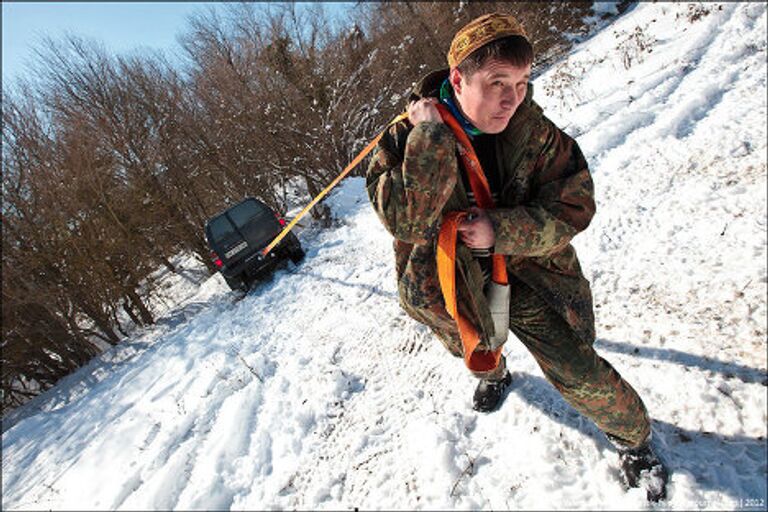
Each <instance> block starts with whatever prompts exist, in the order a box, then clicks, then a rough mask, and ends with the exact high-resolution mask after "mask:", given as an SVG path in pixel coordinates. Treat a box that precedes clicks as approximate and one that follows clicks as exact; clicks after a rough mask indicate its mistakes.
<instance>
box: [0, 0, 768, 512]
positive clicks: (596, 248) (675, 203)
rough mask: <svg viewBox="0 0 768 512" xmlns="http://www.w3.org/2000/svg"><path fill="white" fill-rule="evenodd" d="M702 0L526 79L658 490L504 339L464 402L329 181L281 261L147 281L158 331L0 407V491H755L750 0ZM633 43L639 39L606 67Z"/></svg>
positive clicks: (760, 413) (484, 503)
mask: <svg viewBox="0 0 768 512" xmlns="http://www.w3.org/2000/svg"><path fill="white" fill-rule="evenodd" d="M704 5H705V6H706V8H708V9H709V10H710V13H709V14H708V15H706V16H703V17H701V18H700V19H698V20H696V21H693V22H691V21H689V20H688V19H687V15H688V13H689V10H688V6H687V5H686V4H672V3H641V4H639V5H637V6H636V7H634V8H633V9H631V10H630V11H629V12H628V13H627V14H626V15H624V16H622V17H621V18H619V19H618V20H617V21H616V22H615V23H613V24H611V25H609V26H608V27H607V28H606V29H604V30H603V31H601V32H600V33H598V34H597V35H596V36H595V37H592V38H590V39H589V40H588V41H586V42H584V43H583V44H581V45H579V46H578V47H577V48H576V50H575V51H574V52H573V53H572V54H571V56H570V57H569V59H568V61H566V62H565V63H564V64H563V65H564V66H570V68H569V69H581V68H583V69H584V71H583V74H579V75H578V76H579V80H577V81H576V82H575V83H573V84H571V86H570V87H571V89H569V90H564V91H563V92H562V96H560V97H558V95H557V94H558V93H555V94H554V95H552V96H546V95H545V94H543V91H544V90H545V88H546V85H547V84H548V83H550V82H548V81H552V80H556V79H557V72H558V67H557V66H556V67H555V68H553V69H551V70H550V71H548V72H547V73H545V74H543V75H541V76H540V77H539V78H537V80H536V83H535V84H534V85H535V87H536V90H537V99H538V101H539V102H540V103H541V104H542V105H543V106H544V108H545V111H546V112H547V113H548V115H549V116H550V117H551V118H552V119H553V120H555V121H556V122H557V123H559V124H560V125H561V126H563V127H565V129H566V131H567V132H568V133H571V134H572V135H574V136H576V137H577V140H578V141H579V143H580V145H581V147H582V150H583V151H584V153H585V155H586V156H587V158H588V160H589V162H590V167H591V169H592V171H593V176H594V181H595V186H596V200H597V205H598V211H597V215H596V217H595V219H594V221H593V223H592V225H591V226H590V227H589V229H588V230H587V231H585V232H584V233H583V234H580V235H579V236H578V237H577V238H576V239H575V241H574V243H575V245H576V247H577V250H578V251H579V255H580V258H581V261H582V265H583V267H584V270H585V273H586V275H587V277H588V278H589V279H590V281H591V282H592V286H593V293H594V296H595V304H596V311H595V312H596V318H597V335H598V340H597V342H596V344H595V346H596V348H597V350H598V352H599V353H601V354H602V355H603V356H604V357H606V358H607V359H608V360H609V361H610V362H611V363H612V364H613V365H614V366H615V367H616V368H617V369H618V370H619V371H620V372H621V373H622V375H623V376H624V377H625V378H626V379H627V380H628V381H629V382H630V383H632V384H633V385H634V386H635V387H636V389H637V390H638V391H639V393H640V395H641V396H642V397H643V399H644V400H645V402H646V404H647V406H648V408H649V410H650V413H651V415H652V417H653V418H654V431H655V433H654V436H655V438H656V441H657V443H658V446H659V449H660V453H661V456H662V457H663V458H664V460H665V461H666V462H667V464H668V466H669V469H670V471H671V481H670V485H669V493H668V494H669V498H668V500H667V501H666V502H665V503H662V504H660V505H657V506H652V505H650V504H649V503H648V502H647V501H646V500H645V495H644V492H643V491H641V490H636V489H633V490H630V491H625V490H624V489H622V487H621V485H620V483H619V475H618V464H617V458H616V454H615V452H614V450H613V449H612V448H611V447H610V445H609V443H608V442H607V441H606V440H605V438H604V437H603V435H602V434H601V433H600V431H599V430H598V429H597V428H596V427H595V426H594V425H593V424H592V423H591V422H590V421H588V420H586V419H585V418H583V417H581V416H579V415H578V414H577V413H576V412H575V411H574V410H573V409H571V408H570V407H569V406H568V405H567V404H566V403H565V402H564V401H563V399H562V398H561V397H560V395H559V394H558V393H557V392H556V391H555V390H554V388H552V387H551V386H550V385H549V384H548V383H547V382H546V381H545V380H544V378H543V376H542V374H541V372H540V370H539V369H538V367H537V366H536V365H535V362H534V360H533V358H532V356H530V354H528V353H527V352H526V351H525V350H524V348H523V347H522V346H521V344H519V343H517V342H516V340H514V339H513V338H510V341H509V342H508V343H507V346H506V348H505V353H506V354H507V361H508V366H509V367H510V368H511V369H512V370H513V384H512V387H511V391H510V392H509V395H508V396H507V398H506V401H505V402H504V404H503V406H502V407H501V409H500V410H498V411H497V412H494V413H492V414H479V413H476V412H474V411H473V410H472V408H471V396H472V391H473V389H474V385H475V381H474V379H473V378H472V377H471V375H470V374H469V373H468V372H467V370H466V369H465V368H464V366H463V363H462V362H461V360H459V359H455V358H452V357H450V356H449V355H448V353H447V352H446V351H445V349H444V348H443V347H442V346H441V345H440V343H439V342H437V341H436V340H435V339H434V337H433V336H432V335H431V334H430V333H429V331H428V329H427V328H425V327H424V326H421V325H419V324H417V323H416V322H414V321H412V320H411V319H409V318H408V317H407V316H406V315H405V314H404V313H403V312H402V311H401V310H400V307H399V305H398V299H397V292H396V285H395V279H394V268H393V263H394V262H393V256H392V248H391V238H390V237H389V235H388V234H387V233H386V231H385V230H384V229H383V227H382V226H381V225H380V223H379V221H378V220H377V218H376V216H375V215H374V213H373V211H372V209H371V207H370V205H369V203H368V200H367V197H366V194H365V190H364V183H363V180H362V179H361V178H349V179H347V180H345V181H344V182H343V183H342V185H340V187H339V188H338V189H337V190H336V191H335V192H334V194H333V196H332V197H331V198H330V200H329V203H330V205H331V207H332V210H333V212H334V216H335V217H336V218H337V219H339V221H338V222H337V223H336V226H335V227H334V229H330V230H320V229H318V228H316V227H315V226H311V225H310V226H308V227H307V228H305V229H304V231H303V232H302V233H301V234H300V238H301V240H302V243H303V244H304V246H305V249H306V251H307V256H306V259H305V260H304V262H302V263H301V264H300V265H299V266H293V265H292V264H289V266H287V267H286V268H284V269H281V270H278V271H277V272H276V273H275V274H274V276H273V277H272V278H271V279H269V280H267V281H266V282H263V283H260V284H259V285H258V286H257V287H256V288H255V289H254V290H252V291H251V292H250V293H249V294H248V295H246V296H245V297H244V298H242V299H239V297H238V296H237V295H236V294H234V293H233V292H230V291H228V289H227V288H226V285H225V284H224V282H223V280H222V279H221V278H220V277H219V276H218V275H217V276H214V277H211V278H210V279H207V280H206V281H204V282H202V284H200V285H199V286H193V284H192V283H193V281H192V280H190V279H179V280H178V282H176V283H175V284H174V283H172V282H170V281H169V282H168V283H170V284H168V286H169V287H168V288H166V289H165V290H164V292H163V293H164V294H165V297H166V299H165V301H164V302H160V303H158V304H157V305H156V311H158V312H159V314H160V315H161V316H162V319H161V321H160V322H159V323H158V325H157V326H155V327H153V328H152V329H146V330H143V331H139V332H137V333H136V334H135V335H134V336H133V337H131V338H130V339H129V340H127V341H125V342H124V343H122V344H120V345H119V346H117V347H114V348H112V349H110V350H109V351H107V352H105V353H104V354H103V355H101V356H100V357H97V358H95V359H94V360H93V361H92V362H91V363H89V364H88V365H86V366H85V367H84V368H82V369H81V370H80V371H78V372H77V373H75V374H73V375H71V376H69V377H67V378H66V379H63V380H62V382H61V383H60V384H59V385H57V386H56V387H55V388H54V389H52V390H50V391H48V392H47V393H45V394H43V395H41V396H40V397H38V398H36V399H35V400H33V401H31V402H30V403H28V404H26V405H25V406H23V407H21V408H19V409H18V410H16V411H13V412H12V413H10V414H9V415H7V416H6V417H5V418H3V429H4V432H3V437H2V448H3V459H2V477H3V479H2V486H3V487H2V508H3V509H133V510H138V509H182V510H187V509H216V510H219V509H276V508H279V509H289V508H295V509H334V510H337V509H352V508H355V507H358V508H360V509H398V510H400V509H480V508H483V509H544V510H550V509H585V510H592V509H599V510H603V509H612V510H615V509H622V510H630V509H631V510H647V509H653V508H664V509H666V508H669V509H675V510H690V509H710V510H722V509H730V510H737V509H738V510H743V509H755V510H759V509H763V510H764V509H765V508H766V440H765V439H766V423H767V420H768V418H767V417H766V416H767V407H768V404H767V400H766V295H767V291H768V290H767V284H766V202H767V200H766V151H767V148H766V139H767V137H766V118H767V116H766V53H765V52H766V5H765V4H764V3H724V4H710V3H707V4H704ZM637 27H640V29H641V32H642V35H643V38H642V39H639V38H637V37H634V36H633V34H636V33H637V30H636V28H637ZM627 41H630V42H631V41H634V43H631V44H630V43H627ZM637 41H655V42H653V44H652V52H647V51H645V50H642V51H638V52H636V53H634V54H632V55H631V57H632V59H631V65H630V66H629V68H627V67H626V65H625V62H626V59H625V57H626V55H624V53H626V52H627V51H628V48H630V49H631V48H632V44H635V45H636V46H635V48H639V47H638V46H637ZM561 76H562V75H561ZM563 98H570V99H569V100H568V101H563ZM192 264H193V263H192V261H188V262H187V265H192ZM170 302H173V303H175V306H168V304H169V303H170ZM164 308H165V309H164Z"/></svg>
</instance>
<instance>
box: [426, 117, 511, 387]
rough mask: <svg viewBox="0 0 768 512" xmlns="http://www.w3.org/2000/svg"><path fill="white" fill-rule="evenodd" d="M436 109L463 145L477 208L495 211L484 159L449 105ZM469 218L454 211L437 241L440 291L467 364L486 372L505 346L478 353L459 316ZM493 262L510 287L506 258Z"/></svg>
mask: <svg viewBox="0 0 768 512" xmlns="http://www.w3.org/2000/svg"><path fill="white" fill-rule="evenodd" d="M436 107H437V109H438V111H439V112H440V115H441V117H442V118H443V121H444V122H445V123H446V124H447V125H448V127H449V128H451V131H452V132H453V134H454V135H455V136H456V139H457V140H458V142H459V156H460V157H461V160H462V163H463V164H464V168H465V170H466V171H467V177H468V178H469V185H470V187H471V188H472V192H473V193H474V195H475V200H476V201H477V205H478V206H479V207H480V208H483V209H491V208H493V207H494V204H493V198H492V196H491V189H490V186H489V185H488V180H487V179H486V177H485V174H484V173H483V168H482V166H481V165H480V160H478V158H477V154H476V153H475V150H474V148H473V147H472V143H471V142H470V140H469V137H467V134H466V133H465V132H464V129H463V128H462V127H461V126H460V125H459V123H458V121H456V119H455V118H454V117H453V116H452V115H451V114H450V112H449V111H448V109H447V108H446V107H445V106H443V105H439V104H438V105H436ZM466 216H467V213H466V212H461V211H457V212H450V213H448V214H447V215H445V217H444V218H443V224H442V226H440V235H439V237H438V240H437V276H438V279H439V281H440V289H441V291H442V292H443V300H444V301H445V309H446V310H447V311H448V314H449V315H451V318H453V319H454V320H456V325H457V327H458V329H459V336H460V337H461V344H462V345H463V347H464V363H465V364H466V365H467V368H469V369H470V370H472V371H475V372H484V371H490V370H493V369H494V368H496V367H497V366H498V365H499V361H500V360H501V347H499V348H498V349H496V350H493V351H487V350H477V347H478V345H479V344H480V334H479V333H478V332H477V329H476V328H475V327H474V326H473V325H472V323H471V322H470V321H469V320H467V319H466V318H464V316H463V315H462V314H461V313H459V308H458V304H457V303H456V243H457V241H458V227H459V224H460V223H461V221H462V220H463V219H464V218H465V217H466ZM491 261H492V263H493V270H492V275H491V279H493V281H494V282H496V283H499V284H507V279H508V276H507V267H506V263H505V261H504V256H503V255H501V254H493V255H492V257H491Z"/></svg>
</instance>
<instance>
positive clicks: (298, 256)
mask: <svg viewBox="0 0 768 512" xmlns="http://www.w3.org/2000/svg"><path fill="white" fill-rule="evenodd" d="M289 258H291V261H292V262H293V264H294V265H298V264H299V263H301V260H303V259H304V249H302V248H301V247H300V246H299V247H296V248H295V249H294V250H293V251H291V254H290V256H289Z"/></svg>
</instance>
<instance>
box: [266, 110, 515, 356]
mask: <svg viewBox="0 0 768 512" xmlns="http://www.w3.org/2000/svg"><path fill="white" fill-rule="evenodd" d="M435 107H436V108H437V110H438V111H439V112H440V116H441V117H442V118H443V121H444V122H445V123H446V124H447V125H448V127H449V128H450V129H451V131H452V132H453V134H454V136H455V137H456V139H457V141H458V146H459V156H460V157H461V160H462V163H463V164H464V168H465V169H466V171H467V176H468V178H469V184H470V187H471V188H472V192H473V193H474V195H475V200H476V201H477V205H478V206H479V207H480V208H483V209H492V208H493V207H494V204H493V199H492V197H491V191H490V186H489V185H488V180H487V179H486V178H485V174H484V173H483V169H482V167H481V165H480V160H478V158H477V154H476V153H475V151H474V149H473V148H472V143H471V142H470V140H469V137H467V134H466V133H465V132H464V129H463V128H462V127H461V126H460V125H459V123H458V121H456V119H455V118H454V117H453V116H452V115H451V113H450V112H449V110H448V109H447V108H446V107H445V106H443V105H441V104H437V105H435ZM407 118H408V114H407V112H404V113H402V114H400V115H399V116H397V117H395V118H394V119H393V120H392V121H391V122H390V123H389V124H388V125H387V126H388V127H389V126H392V125H393V124H395V123H397V122H399V121H402V120H403V119H407ZM385 132H386V130H384V131H382V132H381V133H380V134H379V135H378V136H376V138H374V139H373V140H372V141H371V142H370V143H369V144H368V145H367V146H366V147H365V148H364V149H363V150H362V151H361V152H360V153H359V154H358V155H357V156H356V157H355V158H354V159H353V160H352V162H350V163H349V164H348V165H347V166H346V167H345V168H344V170H343V171H342V172H341V174H339V175H338V176H337V177H336V178H335V179H334V180H333V181H332V182H331V183H330V184H329V185H328V186H327V187H325V189H323V190H322V191H321V192H320V193H319V194H318V195H317V196H316V197H315V198H314V199H312V201H310V203H309V204H308V205H307V206H305V207H304V209H303V210H301V212H299V214H298V215H296V217H294V218H293V220H292V221H291V222H289V223H288V225H286V226H285V228H283V230H282V231H281V232H280V233H279V234H278V235H277V236H276V237H275V239H274V240H272V242H270V243H269V245H267V246H266V247H265V248H264V249H262V251H261V254H262V255H263V256H266V255H267V254H268V253H269V252H270V251H271V250H272V249H274V248H275V246H277V244H279V243H280V241H281V240H282V239H283V238H285V236H286V235H287V234H288V233H289V232H290V231H291V229H293V227H294V226H295V225H296V224H297V223H298V222H299V220H300V219H301V218H302V217H304V215H306V214H307V212H308V211H309V210H310V209H311V208H312V207H313V206H314V205H316V204H317V203H318V202H319V201H320V200H321V199H322V198H323V197H325V195H326V194H327V193H328V192H330V190H331V189H332V188H333V187H335V186H336V185H337V184H338V183H339V182H340V181H341V180H342V179H344V177H345V176H346V175H347V174H349V172H350V171H351V170H352V169H354V168H355V167H356V166H357V165H358V164H359V163H360V162H362V160H363V159H364V158H365V157H366V156H367V155H368V153H370V152H371V150H373V148H375V147H376V144H378V143H379V140H380V139H381V137H383V136H384V133H385ZM466 216H467V213H466V212H451V213H449V214H447V215H445V217H444V218H443V224H442V226H441V227H440V235H439V237H438V246H437V274H438V279H439V281H440V288H441V290H442V292H443V299H444V300H445V308H446V310H447V311H448V314H449V315H451V317H452V318H453V319H455V320H456V323H457V326H458V329H459V335H460V336H461V343H462V345H463V346H464V362H465V364H466V365H467V368H469V369H470V370H472V371H489V370H493V369H494V368H496V367H497V366H498V365H499V361H500V360H501V348H498V349H496V350H493V351H486V350H477V347H478V345H479V344H480V334H479V333H478V332H477V329H476V328H475V327H474V326H473V325H472V323H471V322H470V321H469V320H467V319H466V318H465V317H464V316H463V315H462V314H461V313H459V309H458V305H457V303H456V243H457V241H458V227H459V223H460V222H461V221H462V219H464V217H466ZM491 258H492V260H491V261H492V262H493V270H492V276H491V278H492V279H493V281H494V282H496V283H500V284H507V268H506V264H505V262H504V256H502V255H500V254H493V255H492V256H491Z"/></svg>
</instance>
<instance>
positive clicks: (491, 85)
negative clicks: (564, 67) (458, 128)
mask: <svg viewBox="0 0 768 512" xmlns="http://www.w3.org/2000/svg"><path fill="white" fill-rule="evenodd" d="M530 78H531V65H530V64H527V65H526V66H524V67H518V66H514V65H512V64H510V63H508V62H504V61H499V60H489V61H487V62H486V63H485V64H483V66H482V67H481V68H480V69H478V70H477V71H475V72H474V73H473V74H472V75H471V76H464V75H462V74H461V72H460V71H459V70H458V69H457V68H453V69H452V70H451V75H450V82H451V85H453V90H454V93H455V94H456V99H457V100H458V103H459V107H460V108H461V111H462V113H463V114H464V115H465V116H466V118H467V119H468V120H469V121H470V122H471V123H472V124H473V125H475V127H477V128H478V129H480V130H481V131H482V132H484V133H500V132H502V131H503V130H504V128H506V127H507V124H509V120H510V119H512V116H513V115H514V113H515V111H516V110H517V107H519V106H520V103H522V102H523V99H524V98H525V93H526V90H527V87H528V80H529V79H530Z"/></svg>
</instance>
